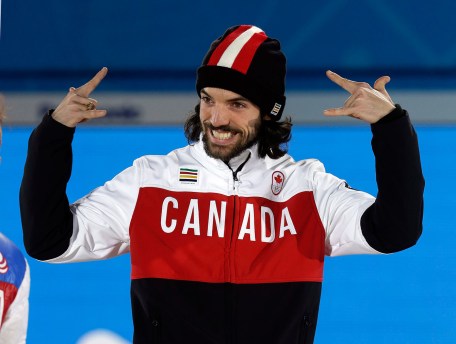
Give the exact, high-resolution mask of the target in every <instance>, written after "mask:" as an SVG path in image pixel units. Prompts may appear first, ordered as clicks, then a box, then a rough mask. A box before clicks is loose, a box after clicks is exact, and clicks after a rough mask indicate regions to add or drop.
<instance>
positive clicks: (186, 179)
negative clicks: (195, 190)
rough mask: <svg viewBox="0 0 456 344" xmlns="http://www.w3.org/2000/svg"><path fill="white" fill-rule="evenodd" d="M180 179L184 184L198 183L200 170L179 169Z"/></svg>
mask: <svg viewBox="0 0 456 344" xmlns="http://www.w3.org/2000/svg"><path fill="white" fill-rule="evenodd" d="M179 181H180V182H181V183H184V184H196V183H198V170H197V169H193V168H183V167H181V168H180V169H179Z"/></svg>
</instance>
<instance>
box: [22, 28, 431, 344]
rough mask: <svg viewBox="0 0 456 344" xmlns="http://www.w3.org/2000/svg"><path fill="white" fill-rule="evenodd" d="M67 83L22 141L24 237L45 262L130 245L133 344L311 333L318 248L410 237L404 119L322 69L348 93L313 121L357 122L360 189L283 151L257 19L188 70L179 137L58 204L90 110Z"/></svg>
mask: <svg viewBox="0 0 456 344" xmlns="http://www.w3.org/2000/svg"><path fill="white" fill-rule="evenodd" d="M106 74H107V69H106V68H103V69H102V70H101V71H100V72H98V73H97V75H96V76H95V77H94V78H93V79H92V80H91V81H89V82H88V83H87V84H85V85H83V86H81V87H79V88H78V89H75V88H70V91H69V93H68V94H67V96H66V97H65V98H64V99H63V100H62V102H61V103H60V104H59V105H58V106H57V108H56V109H55V111H50V112H49V114H48V115H47V116H45V118H44V119H43V122H42V123H41V124H40V125H39V126H38V127H37V128H36V129H35V130H34V132H33V133H32V135H31V137H30V142H29V152H28V157H27V162H26V166H25V171H24V177H23V182H22V186H21V195H20V196H21V209H22V221H23V229H24V238H25V245H26V247H27V250H28V252H29V254H30V255H31V256H33V257H35V258H37V259H40V260H44V261H48V262H69V261H71V262H75V261H86V260H93V259H105V258H110V257H114V256H117V255H120V254H123V253H127V252H130V254H131V264H132V273H131V278H132V282H131V298H132V309H133V321H134V338H133V341H134V343H136V344H137V343H162V342H163V343H200V344H202V343H287V344H289V343H312V342H313V338H314V334H315V329H316V322H317V316H318V308H319V301H320V293H321V282H322V271H323V262H324V256H325V255H332V256H337V255H345V254H359V253H373V254H378V253H391V252H395V251H399V250H403V249H405V248H408V247H410V246H412V245H414V244H415V243H416V241H417V240H418V238H419V236H420V234H421V222H422V214H423V189H424V180H423V177H422V172H421V166H420V157H419V152H418V143H417V138H416V134H415V131H414V129H413V127H412V125H411V123H410V120H409V117H408V114H407V113H406V111H405V110H402V108H401V107H400V106H399V105H394V103H393V102H392V100H391V98H390V97H389V95H388V93H387V91H386V89H385V85H386V83H387V82H388V81H389V78H388V77H381V78H379V79H378V80H377V81H376V82H375V84H374V87H373V88H372V87H370V86H369V85H368V84H366V83H357V82H353V81H350V80H347V79H344V78H342V77H340V76H339V75H337V74H335V73H332V72H329V71H328V73H327V75H328V78H329V79H330V80H331V81H333V82H335V83H336V84H338V85H340V86H341V87H342V88H344V89H345V90H347V91H348V92H349V93H350V94H351V96H350V97H349V98H348V100H347V101H346V103H345V104H344V106H343V107H342V108H339V109H329V110H326V111H325V114H326V115H328V116H341V115H348V116H352V117H355V118H358V119H360V120H363V121H366V122H368V123H370V124H371V128H372V132H373V141H372V144H373V150H374V154H375V156H376V169H377V170H376V172H377V181H378V187H379V192H378V196H377V198H374V197H372V196H370V195H368V194H366V193H364V192H361V191H356V190H353V189H351V188H349V187H348V186H347V184H346V183H345V182H344V181H343V180H340V179H338V178H336V177H334V176H332V175H330V174H327V173H325V171H324V168H323V165H322V164H321V163H320V162H319V161H317V160H313V159H312V160H303V161H298V162H295V161H294V160H293V159H292V158H291V157H290V156H289V155H288V154H286V143H287V142H288V141H289V139H290V133H291V132H290V130H291V122H290V120H288V119H286V120H285V121H280V118H281V115H282V113H283V109H284V106H285V83H284V79H285V57H284V55H283V53H282V52H281V50H280V44H279V42H278V41H277V40H275V39H272V38H269V37H267V36H266V34H265V33H264V32H263V31H262V30H261V29H259V28H257V27H255V26H250V25H241V26H236V27H233V28H230V29H228V30H227V31H226V32H225V33H224V35H222V36H221V37H220V38H218V39H217V40H216V41H214V43H213V44H212V45H211V47H210V49H209V51H208V53H207V55H206V56H205V58H204V60H203V63H202V66H201V67H200V68H199V69H198V75H197V82H196V88H197V92H198V95H199V97H200V102H199V104H198V105H197V106H196V108H195V113H194V114H193V115H192V116H190V117H189V119H188V120H187V122H186V124H185V133H186V136H187V138H188V140H189V142H190V145H189V146H187V147H184V148H182V149H177V150H175V151H173V152H171V153H169V154H168V155H166V156H145V157H142V158H139V159H137V160H136V161H135V162H134V164H133V166H132V167H130V168H128V169H126V170H125V171H123V172H122V173H120V174H119V175H117V176H116V177H115V178H114V179H113V180H111V181H109V182H107V183H106V184H105V185H104V186H102V187H100V188H98V189H96V190H94V191H93V192H91V193H90V194H88V195H87V196H86V197H83V198H82V199H80V200H78V201H77V202H76V203H74V204H72V205H69V202H68V200H67V197H66V195H65V188H66V184H67V182H68V179H69V177H70V174H71V158H72V155H71V141H72V138H73V133H74V130H75V129H74V128H75V127H76V126H77V124H78V123H80V122H82V121H85V120H89V119H92V118H97V117H102V116H104V115H106V111H105V110H99V109H96V105H97V102H96V100H95V99H91V98H89V96H90V94H91V92H92V91H93V90H94V89H95V88H96V87H97V86H98V84H99V83H100V82H101V81H102V79H103V78H104V77H105V76H106Z"/></svg>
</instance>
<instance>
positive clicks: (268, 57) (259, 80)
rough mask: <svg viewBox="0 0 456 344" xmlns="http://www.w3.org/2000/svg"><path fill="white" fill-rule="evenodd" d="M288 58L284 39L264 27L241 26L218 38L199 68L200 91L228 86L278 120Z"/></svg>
mask: <svg viewBox="0 0 456 344" xmlns="http://www.w3.org/2000/svg"><path fill="white" fill-rule="evenodd" d="M285 73H286V59H285V55H284V54H283V53H282V51H281V50H280V42H279V41H278V40H276V39H273V38H269V37H268V36H266V34H265V33H264V32H263V30H261V29H260V28H258V27H256V26H252V25H240V26H234V27H231V28H229V29H228V30H227V31H226V32H225V33H224V34H223V36H221V37H219V38H218V39H217V40H215V41H214V42H213V43H212V45H211V47H210V49H209V51H208V52H207V54H206V56H205V57H204V59H203V63H202V65H201V67H200V68H198V73H197V74H198V75H197V81H196V91H197V92H198V96H200V92H201V90H202V89H203V88H205V87H216V88H222V89H226V90H229V91H232V92H235V93H238V94H240V95H241V96H243V97H245V98H247V99H248V100H250V101H251V102H252V103H254V104H255V105H257V106H258V107H259V108H260V110H261V115H263V116H264V115H269V117H271V119H272V120H274V121H278V120H279V119H280V117H281V116H282V112H283V109H284V108H285Z"/></svg>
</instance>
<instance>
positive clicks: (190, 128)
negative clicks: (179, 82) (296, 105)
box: [184, 104, 293, 159]
mask: <svg viewBox="0 0 456 344" xmlns="http://www.w3.org/2000/svg"><path fill="white" fill-rule="evenodd" d="M199 113H200V104H198V105H196V106H195V109H194V110H193V111H191V112H190V113H189V114H188V117H187V120H186V121H185V124H184V131H185V137H186V138H187V141H188V143H189V144H191V143H193V142H198V141H199V138H200V134H201V131H202V126H201V121H200V116H199ZM292 126H293V124H292V123H291V118H290V117H287V118H285V120H284V121H281V122H275V121H270V120H265V119H263V120H262V121H261V126H260V131H259V133H258V155H259V156H260V157H261V158H264V157H265V156H266V155H267V156H269V157H270V158H271V159H278V158H280V157H282V156H284V155H285V154H286V153H287V152H288V142H289V141H290V140H291V127H292Z"/></svg>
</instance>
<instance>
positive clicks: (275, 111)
mask: <svg viewBox="0 0 456 344" xmlns="http://www.w3.org/2000/svg"><path fill="white" fill-rule="evenodd" d="M281 108H282V104H279V103H275V104H274V107H273V108H272V110H271V115H273V116H277V115H278V114H279V112H280V109H281Z"/></svg>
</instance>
